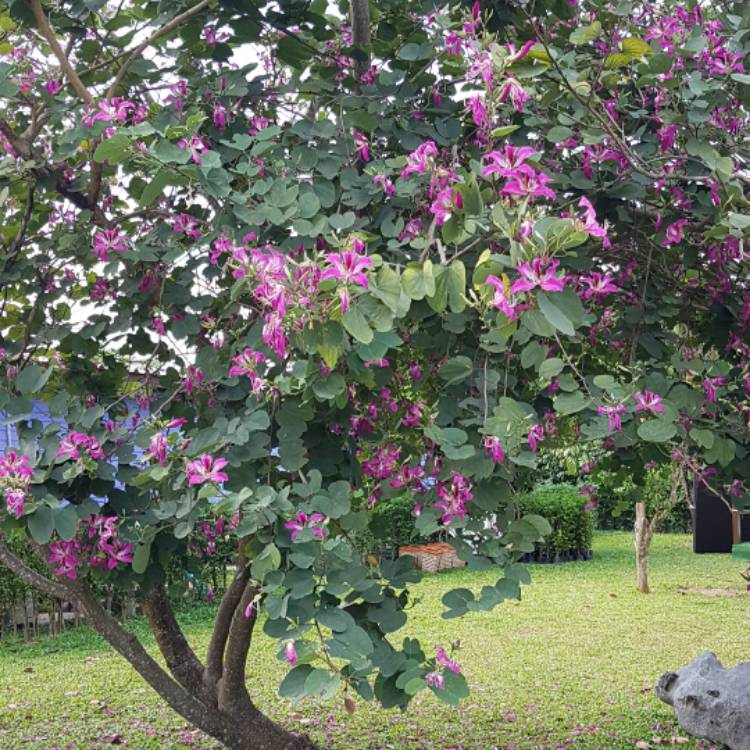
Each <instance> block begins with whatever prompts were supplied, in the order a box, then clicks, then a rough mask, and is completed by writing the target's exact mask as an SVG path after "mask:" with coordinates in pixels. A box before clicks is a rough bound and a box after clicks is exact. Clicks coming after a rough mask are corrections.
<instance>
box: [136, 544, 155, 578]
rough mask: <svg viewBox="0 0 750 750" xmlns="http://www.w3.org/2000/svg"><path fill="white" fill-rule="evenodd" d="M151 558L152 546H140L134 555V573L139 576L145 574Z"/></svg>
mask: <svg viewBox="0 0 750 750" xmlns="http://www.w3.org/2000/svg"><path fill="white" fill-rule="evenodd" d="M150 556H151V545H150V544H139V545H138V546H137V547H136V548H135V552H134V553H133V572H134V573H138V574H141V573H145V572H146V568H147V567H148V561H149V557H150Z"/></svg>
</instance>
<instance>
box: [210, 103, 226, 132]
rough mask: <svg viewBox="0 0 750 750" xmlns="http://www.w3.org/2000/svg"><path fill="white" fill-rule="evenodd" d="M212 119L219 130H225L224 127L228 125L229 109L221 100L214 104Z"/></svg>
mask: <svg viewBox="0 0 750 750" xmlns="http://www.w3.org/2000/svg"><path fill="white" fill-rule="evenodd" d="M211 119H212V121H213V124H214V127H215V128H218V129H219V130H224V128H225V127H226V126H227V110H226V108H225V107H224V105H223V104H221V103H220V102H216V104H214V109H213V112H212V114H211Z"/></svg>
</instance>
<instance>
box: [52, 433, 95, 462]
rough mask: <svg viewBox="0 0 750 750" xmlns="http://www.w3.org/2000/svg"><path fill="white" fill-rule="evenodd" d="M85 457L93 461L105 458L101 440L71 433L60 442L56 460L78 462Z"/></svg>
mask: <svg viewBox="0 0 750 750" xmlns="http://www.w3.org/2000/svg"><path fill="white" fill-rule="evenodd" d="M84 456H88V457H89V458H93V459H100V458H104V457H105V453H104V450H103V449H102V447H101V445H100V444H99V440H98V439H97V438H95V437H93V436H91V435H85V434H84V433H82V432H75V431H71V432H69V433H68V434H67V435H65V437H63V439H62V440H61V441H60V446H59V448H58V449H57V453H55V458H62V459H66V460H67V459H72V460H73V461H78V460H80V459H81V458H83V457H84Z"/></svg>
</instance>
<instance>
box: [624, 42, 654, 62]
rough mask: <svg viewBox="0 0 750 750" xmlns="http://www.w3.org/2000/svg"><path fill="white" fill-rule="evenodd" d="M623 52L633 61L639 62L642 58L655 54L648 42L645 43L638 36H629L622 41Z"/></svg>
mask: <svg viewBox="0 0 750 750" xmlns="http://www.w3.org/2000/svg"><path fill="white" fill-rule="evenodd" d="M620 46H621V47H622V51H623V52H624V53H625V54H627V55H630V56H631V57H632V58H633V60H638V59H640V58H641V57H647V56H648V55H652V54H653V50H652V49H651V47H650V46H649V44H648V42H644V41H643V39H641V38H639V37H637V36H629V37H626V38H625V39H623V40H622V43H621V45H620Z"/></svg>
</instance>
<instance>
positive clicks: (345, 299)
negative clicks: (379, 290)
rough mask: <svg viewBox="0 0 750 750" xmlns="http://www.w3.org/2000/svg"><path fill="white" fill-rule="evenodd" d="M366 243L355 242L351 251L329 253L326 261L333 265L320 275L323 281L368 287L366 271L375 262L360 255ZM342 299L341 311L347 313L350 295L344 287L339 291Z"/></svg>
mask: <svg viewBox="0 0 750 750" xmlns="http://www.w3.org/2000/svg"><path fill="white" fill-rule="evenodd" d="M364 247H365V246H364V243H363V242H361V241H360V240H355V241H354V245H353V247H352V249H351V250H344V251H343V252H341V253H327V254H326V260H327V261H328V262H329V263H330V264H331V265H330V266H329V267H328V268H325V269H324V270H323V273H322V274H321V275H320V279H321V281H322V280H324V279H337V280H338V281H341V282H343V283H344V284H349V283H350V282H351V283H353V284H356V285H357V286H362V287H365V288H366V287H367V286H368V281H367V276H365V274H364V271H365V269H366V268H369V267H370V266H371V265H372V263H373V261H372V258H368V257H366V256H365V255H360V254H359V251H360V250H364ZM339 298H340V299H341V311H342V312H346V311H347V309H348V308H349V293H348V290H347V289H346V288H345V287H344V288H343V289H340V290H339Z"/></svg>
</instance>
